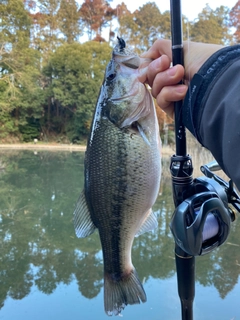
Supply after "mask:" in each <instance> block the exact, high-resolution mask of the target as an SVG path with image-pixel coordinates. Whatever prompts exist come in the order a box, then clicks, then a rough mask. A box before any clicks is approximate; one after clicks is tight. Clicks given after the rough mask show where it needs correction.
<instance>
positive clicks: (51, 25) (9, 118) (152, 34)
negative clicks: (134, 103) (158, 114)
mask: <svg viewBox="0 0 240 320" xmlns="http://www.w3.org/2000/svg"><path fill="white" fill-rule="evenodd" d="M110 2H111V1H100V0H94V1H90V0H84V2H83V3H82V5H81V6H80V5H79V4H78V2H77V1H76V0H61V1H59V0H38V1H34V0H24V1H23V0H2V1H0V139H1V140H2V141H3V138H4V139H5V138H7V137H12V136H15V137H16V138H17V139H20V140H26V139H27V140H28V139H29V140H31V139H32V138H33V136H34V135H35V133H34V134H33V133H31V130H30V129H29V119H34V121H35V122H36V123H39V126H40V127H39V130H40V132H41V137H45V138H46V139H48V138H51V137H56V136H58V135H59V136H61V137H66V136H67V138H68V140H70V141H81V140H82V139H85V137H86V135H87V134H88V132H89V128H90V122H91V117H92V113H93V110H94V106H95V104H96V100H97V96H98V92H99V89H100V86H101V82H102V79H103V74H104V70H105V66H106V64H107V62H108V61H109V59H110V52H111V50H112V48H111V47H110V45H109V44H108V43H106V41H105V40H104V39H103V37H102V35H103V33H102V32H103V30H104V29H105V30H106V28H108V27H110V31H109V35H110V39H112V36H113V34H114V32H113V25H114V24H113V21H114V20H113V19H114V17H115V16H116V12H117V20H118V23H119V29H118V30H117V31H118V34H120V35H121V36H122V37H123V38H124V39H125V41H126V42H127V45H128V46H131V47H133V48H134V50H135V51H136V52H138V53H141V52H142V51H145V50H147V49H148V48H149V47H150V46H151V45H152V44H153V42H154V41H155V40H156V39H157V38H159V37H163V38H168V39H169V38H170V37H171V30H170V13H169V11H165V12H163V13H161V12H160V11H159V9H158V7H157V5H156V3H155V2H148V3H146V4H144V5H143V6H141V7H140V8H139V9H138V10H136V11H135V12H133V13H131V12H130V11H129V10H128V8H127V5H126V4H125V3H124V2H123V3H121V4H120V5H118V6H117V8H116V9H115V8H112V7H111V6H110ZM238 2H239V1H238ZM238 2H237V3H238ZM238 11H239V10H238V5H237V4H236V5H235V6H234V8H233V9H232V10H231V13H230V15H231V18H232V22H231V23H230V18H229V9H228V8H226V7H223V6H220V7H218V8H216V9H215V10H212V9H211V8H210V7H209V5H206V7H205V8H204V9H203V11H202V12H201V13H199V16H198V19H197V20H195V21H192V22H191V21H190V22H188V23H186V21H187V19H186V18H185V17H183V33H184V34H183V36H184V39H186V38H188V35H189V37H190V39H191V40H194V41H202V42H212V43H222V44H229V43H233V42H234V40H236V41H238V40H237V39H238V38H237V35H238V29H239V28H238V24H239V23H238V20H239V19H238V15H239V12H238ZM93 13H94V14H93ZM231 26H234V27H235V28H236V32H235V38H233V36H232V35H231V33H230V27H231ZM83 31H85V33H84V32H83ZM83 34H84V35H85V36H86V35H88V37H89V38H90V39H92V38H94V37H95V40H96V41H91V42H84V43H80V42H78V41H79V40H82V38H81V36H82V35H83ZM160 120H161V119H160ZM31 121H32V120H31ZM161 121H162V120H161ZM23 128H24V129H23ZM28 132H29V137H27V135H28V134H27V133H28Z"/></svg>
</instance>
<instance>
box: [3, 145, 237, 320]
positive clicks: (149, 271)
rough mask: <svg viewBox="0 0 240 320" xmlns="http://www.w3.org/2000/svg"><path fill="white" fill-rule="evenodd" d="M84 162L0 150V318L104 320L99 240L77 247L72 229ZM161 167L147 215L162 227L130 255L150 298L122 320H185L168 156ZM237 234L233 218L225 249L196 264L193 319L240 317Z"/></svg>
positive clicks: (200, 156)
mask: <svg viewBox="0 0 240 320" xmlns="http://www.w3.org/2000/svg"><path fill="white" fill-rule="evenodd" d="M193 157H194V161H193V163H195V162H196V161H198V164H197V165H196V168H197V167H198V165H200V164H203V163H205V161H208V160H210V158H211V156H209V154H207V153H206V154H205V153H204V152H203V151H202V150H201V149H196V150H195V151H194V152H193ZM83 159H84V153H81V152H72V153H71V152H46V151H35V152H34V151H0V319H1V320H2V319H4V320H15V319H16V320H33V319H34V320H42V319H44V320H53V319H54V320H55V319H58V320H65V319H66V320H68V319H78V320H80V319H81V320H95V319H98V320H102V319H105V320H106V319H108V316H107V315H106V314H105V312H104V308H103V278H102V273H103V265H102V253H101V246H100V243H99V239H98V235H97V233H94V234H93V235H92V236H90V237H88V238H86V239H77V238H76V237H75V233H74V229H73V223H72V213H73V210H74V205H75V202H76V200H77V198H78V195H79V193H80V191H81V189H82V187H83ZM199 161H200V162H199ZM163 165H164V166H163V177H162V183H161V189H160V195H159V198H158V199H157V202H156V204H155V205H154V208H153V209H154V211H155V212H156V214H157V217H158V221H159V227H158V229H157V230H156V231H155V232H154V233H146V234H144V235H142V236H140V237H138V238H136V239H135V241H134V245H133V251H132V257H133V263H134V265H135V267H136V269H137V272H138V274H139V276H140V279H141V280H142V281H143V282H144V288H145V291H146V294H147V299H148V300H147V302H146V303H144V304H141V305H135V306H127V307H126V308H125V310H124V311H123V312H122V314H121V315H120V316H119V317H120V318H123V319H126V320H134V319H137V320H154V319H167V320H178V319H181V310H180V303H179V298H178V294H177V283H176V272H175V261H174V241H173V238H172V235H171V232H170V229H169V222H170V220H171V215H172V212H173V210H174V207H173V203H172V194H171V179H170V174H169V169H168V167H169V157H166V158H164V159H163ZM195 174H196V175H199V171H198V170H197V169H196V171H195ZM239 231H240V225H239V221H238V220H237V221H235V222H234V223H233V225H232V231H231V234H230V236H229V238H228V240H227V241H226V243H225V244H224V245H223V246H221V247H220V248H219V249H217V250H215V251H214V252H212V253H211V254H208V255H206V256H204V257H198V258H197V259H196V296H195V301H194V319H196V320H200V319H201V320H233V319H240V281H239V274H240V236H239V234H240V232H239Z"/></svg>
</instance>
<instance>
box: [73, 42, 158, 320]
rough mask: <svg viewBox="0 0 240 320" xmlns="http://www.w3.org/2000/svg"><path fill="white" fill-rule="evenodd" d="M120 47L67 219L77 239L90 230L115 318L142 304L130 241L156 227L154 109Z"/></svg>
mask: <svg viewBox="0 0 240 320" xmlns="http://www.w3.org/2000/svg"><path fill="white" fill-rule="evenodd" d="M121 41H123V40H122V39H121ZM121 41H120V39H119V43H118V45H117V46H116V47H115V49H114V50H113V54H112V59H111V60H110V62H109V64H108V66H107V68H106V73H105V78H104V81H103V84H102V87H101V90H100V93H99V97H98V102H97V105H96V109H95V114H94V117H93V122H92V127H91V132H90V135H89V139H88V144H87V150H86V154H85V185H84V190H83V192H82V193H81V195H80V197H79V200H78V202H77V205H76V208H75V212H74V225H75V231H76V235H77V236H78V237H85V236H88V235H89V234H91V233H92V232H93V231H94V230H95V229H96V228H97V229H98V232H99V236H100V240H101V244H102V252H103V262H104V304H105V311H106V313H107V314H109V315H112V314H115V315H117V314H119V313H120V312H121V310H122V309H123V308H124V307H125V306H126V305H127V304H135V303H140V302H141V301H142V302H145V301H146V294H145V292H144V289H143V286H142V284H141V282H140V280H139V279H138V275H137V272H136V270H135V268H134V266H133V264H132V260H131V248H132V244H133V240H134V237H135V235H138V234H141V233H143V232H145V231H149V230H152V229H153V228H154V227H156V225H157V221H156V218H155V216H154V215H153V213H152V210H151V208H152V205H153V204H154V202H155V200H156V198H157V195H158V191H159V185H160V176H161V158H160V147H161V142H160V137H159V128H158V121H157V116H156V112H155V106H154V103H153V101H152V97H151V95H150V93H149V91H148V90H147V88H146V87H145V85H144V84H142V83H141V82H140V81H139V80H138V77H139V72H140V71H139V69H138V67H139V65H140V63H141V58H139V57H138V56H136V55H134V54H133V53H132V52H128V51H127V49H125V47H124V41H123V42H121Z"/></svg>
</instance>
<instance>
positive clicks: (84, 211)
mask: <svg viewBox="0 0 240 320" xmlns="http://www.w3.org/2000/svg"><path fill="white" fill-rule="evenodd" d="M73 215H74V220H73V221H74V228H75V233H76V236H77V237H78V238H85V237H87V236H89V235H90V234H92V233H93V232H94V231H95V229H96V227H95V225H94V224H93V222H92V219H91V216H90V212H89V209H88V205H87V202H86V198H85V193H84V190H83V191H82V192H81V194H80V196H79V198H78V201H77V204H76V208H75V210H74V213H73Z"/></svg>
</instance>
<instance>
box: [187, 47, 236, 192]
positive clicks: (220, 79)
mask: <svg viewBox="0 0 240 320" xmlns="http://www.w3.org/2000/svg"><path fill="white" fill-rule="evenodd" d="M183 122H184V125H185V126H186V127H187V128H188V129H189V130H190V131H191V133H192V134H193V135H194V136H195V137H196V138H197V140H198V141H199V142H200V143H201V144H202V145H203V146H204V147H206V148H207V149H209V150H210V151H211V153H212V154H213V156H214V158H215V159H216V160H217V162H218V163H219V165H220V166H221V168H222V169H223V171H224V172H225V173H226V174H227V175H228V176H229V177H230V178H231V179H232V180H233V181H234V183H235V184H236V186H237V188H238V189H239V190H240V45H236V46H230V47H225V48H223V49H221V50H219V51H217V52H216V53H214V54H213V55H212V56H211V57H210V58H209V59H208V60H207V61H206V62H205V63H204V65H203V66H202V67H201V68H200V70H199V71H198V73H197V74H195V75H194V77H193V79H192V81H191V83H190V86H189V89H188V92H187V95H186V98H185V100H184V104H183Z"/></svg>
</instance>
